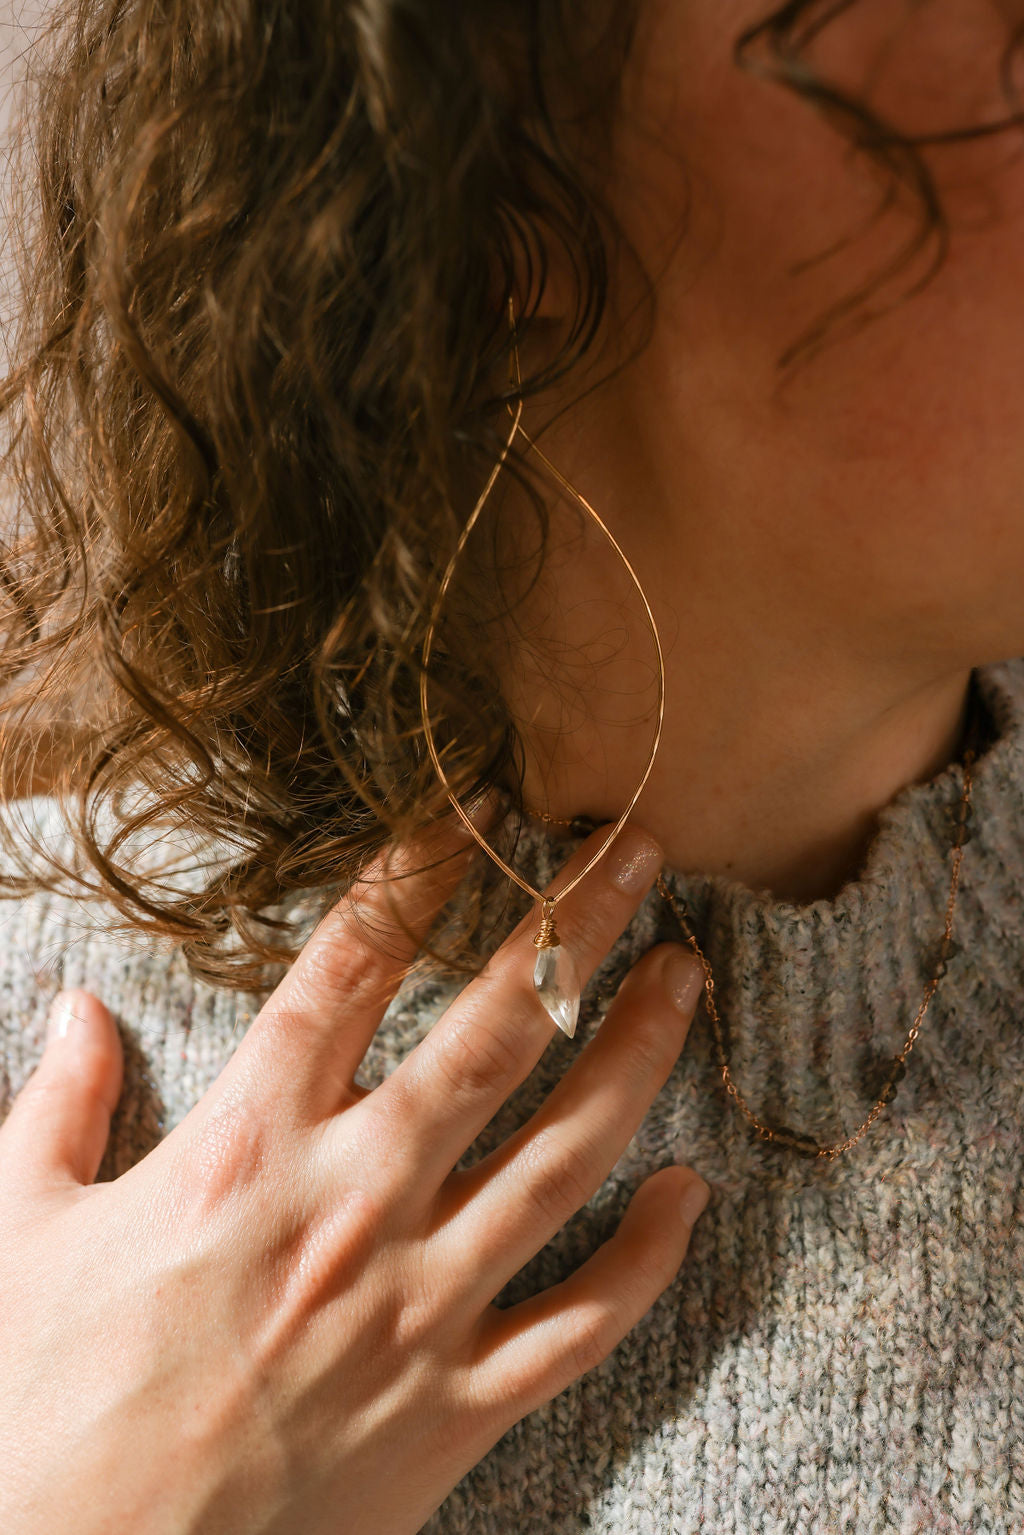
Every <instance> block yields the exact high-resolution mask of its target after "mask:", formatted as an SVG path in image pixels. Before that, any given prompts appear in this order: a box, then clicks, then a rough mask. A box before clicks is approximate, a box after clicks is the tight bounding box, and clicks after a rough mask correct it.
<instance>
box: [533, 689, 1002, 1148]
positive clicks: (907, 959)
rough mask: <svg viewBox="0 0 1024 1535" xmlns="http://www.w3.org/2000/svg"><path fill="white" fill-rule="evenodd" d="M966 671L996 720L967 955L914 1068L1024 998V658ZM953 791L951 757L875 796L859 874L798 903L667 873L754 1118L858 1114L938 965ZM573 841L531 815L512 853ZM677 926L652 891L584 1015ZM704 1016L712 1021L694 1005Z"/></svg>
mask: <svg viewBox="0 0 1024 1535" xmlns="http://www.w3.org/2000/svg"><path fill="white" fill-rule="evenodd" d="M975 681H976V686H977V688H978V693H979V697H980V700H981V702H982V704H983V706H984V711H985V713H986V714H987V716H988V720H987V732H988V733H987V739H986V740H985V741H984V743H983V748H982V754H981V755H980V756H979V758H978V760H977V761H976V763H975V765H974V769H973V780H974V781H973V790H972V802H973V807H974V819H973V835H972V838H971V840H970V842H968V843H967V845H966V846H965V848H964V853H963V861H962V866H961V877H960V888H959V894H958V898H957V904H956V912H955V917H954V923H953V932H952V937H953V939H954V941H955V943H957V944H958V945H959V946H960V949H961V952H960V953H959V954H958V955H957V956H956V957H955V958H953V959H951V960H950V962H949V965H948V970H947V973H946V974H945V976H944V977H943V978H942V979H941V981H940V983H939V987H938V990H937V991H936V993H935V995H934V997H933V998H932V1001H931V1004H930V1006H929V1009H928V1011H927V1014H926V1016H925V1018H924V1020H923V1023H922V1025H921V1031H920V1034H919V1037H918V1040H917V1042H916V1043H915V1047H914V1051H913V1052H912V1054H911V1057H910V1058H909V1062H908V1073H912V1072H914V1071H915V1070H917V1071H919V1072H920V1071H924V1072H929V1071H932V1070H934V1069H935V1063H936V1061H937V1059H938V1057H939V1056H940V1055H941V1051H942V1045H943V1041H945V1042H946V1043H947V1044H953V1043H954V1041H953V1037H952V1036H953V1035H954V1034H956V1035H957V1036H958V1037H957V1040H956V1044H957V1046H958V1048H956V1049H955V1050H953V1051H952V1055H953V1056H954V1057H956V1058H959V1057H960V1055H961V1051H962V1047H963V1046H964V1045H965V1040H964V1038H963V1037H962V1036H963V1033H964V1031H967V1032H968V1033H969V1031H970V1029H971V1019H972V1017H977V1016H978V1015H979V1010H980V1009H984V1010H985V1013H986V1015H990V1014H991V1013H992V1011H993V1010H998V1009H1003V1010H1005V1009H1007V1008H1012V1007H1014V1006H1015V1005H1016V1006H1019V1005H1020V1004H1021V1002H1022V999H1024V922H1021V920H1020V918H1021V894H1022V891H1024V815H1022V808H1024V659H1020V660H1014V661H1006V662H1001V663H999V664H996V665H991V666H988V667H982V668H978V669H977V670H976V672H975ZM962 792H963V771H962V767H961V765H960V763H959V761H957V762H954V763H951V764H950V765H949V766H948V767H946V768H945V769H943V770H942V771H941V772H940V773H939V774H937V775H936V776H935V777H934V778H932V779H930V780H929V781H927V782H925V783H917V784H912V785H909V786H908V787H906V788H905V789H903V790H902V791H901V792H900V793H899V794H898V795H897V796H896V797H895V798H894V799H893V800H892V801H891V802H890V803H889V804H888V805H887V806H886V807H885V808H884V809H883V810H882V811H881V813H880V815H879V820H878V827H877V830H876V833H875V836H874V838H873V839H872V842H871V844H870V847H869V849H868V852H867V854H866V857H865V860H864V862H863V865H862V867H861V870H860V872H859V874H858V875H857V876H856V877H855V878H854V879H853V880H851V881H849V882H848V883H847V884H845V885H844V886H843V888H842V889H841V890H840V891H839V892H838V894H837V895H836V896H835V898H834V899H831V900H818V901H813V902H810V903H808V904H805V905H797V904H794V903H792V902H789V901H783V900H777V899H775V897H774V896H773V895H772V894H771V893H770V892H768V891H755V890H752V889H750V888H749V887H748V886H746V885H744V884H741V883H739V882H737V881H734V880H731V879H729V878H726V877H724V876H721V875H712V876H708V875H702V874H700V873H691V872H686V871H681V870H675V869H667V870H666V871H665V872H666V878H667V879H668V881H669V883H670V885H671V887H672V889H673V890H674V891H675V892H676V894H677V895H678V896H679V897H680V898H681V900H682V901H683V902H684V903H685V906H686V909H687V911H688V913H689V917H690V923H691V927H692V930H693V932H694V935H695V936H696V938H697V941H698V943H699V944H700V946H701V948H702V949H703V951H704V953H705V954H706V956H707V958H708V960H709V962H710V964H711V967H712V970H713V974H714V980H715V1002H716V1004H717V1008H718V1012H719V1014H720V1016H721V1019H722V1022H723V1025H724V1032H725V1038H726V1046H727V1051H728V1057H729V1062H730V1068H731V1071H732V1075H733V1078H734V1080H735V1081H736V1082H737V1085H738V1086H739V1089H740V1091H741V1092H742V1094H743V1096H744V1097H745V1098H746V1099H747V1101H748V1102H749V1103H750V1106H751V1108H752V1109H753V1111H754V1112H755V1113H756V1114H757V1115H758V1117H760V1118H762V1119H766V1120H768V1121H769V1122H771V1123H773V1124H777V1123H782V1124H788V1125H792V1126H793V1127H794V1128H795V1129H798V1130H800V1131H802V1132H804V1133H807V1134H810V1135H814V1136H816V1138H817V1139H819V1140H822V1141H825V1140H835V1139H839V1138H840V1136H841V1135H845V1134H849V1133H851V1132H852V1130H853V1129H854V1128H856V1126H857V1125H858V1124H859V1123H860V1122H861V1121H862V1120H863V1119H864V1118H865V1117H866V1114H867V1111H868V1109H869V1108H870V1106H871V1103H872V1102H873V1101H874V1100H873V1098H872V1097H871V1096H869V1091H868V1088H867V1087H866V1086H865V1081H866V1078H869V1074H870V1071H871V1068H872V1064H873V1063H877V1062H878V1061H880V1060H884V1059H886V1058H889V1057H892V1056H893V1055H894V1054H895V1053H896V1052H897V1051H898V1050H900V1049H902V1047H903V1044H904V1042H905V1040H906V1037H907V1034H908V1033H909V1031H910V1029H911V1026H912V1024H913V1022H914V1019H915V1016H916V1014H917V1011H918V1009H919V1007H920V1005H921V1002H922V1000H923V998H924V995H925V991H926V988H927V985H928V982H929V980H930V978H931V976H932V975H933V974H934V971H935V965H936V962H937V959H938V950H939V947H940V944H941V941H942V936H943V933H944V931H945V921H946V907H947V903H948V900H949V887H950V877H951V874H952V851H951V848H952V829H951V824H950V815H951V814H955V810H956V806H957V805H958V802H959V800H960V797H961V794H962ZM577 841H578V839H570V840H568V841H566V840H565V839H557V840H556V839H554V838H553V837H552V836H551V834H550V833H548V832H547V831H546V830H545V829H544V828H543V827H539V826H537V825H536V824H535V823H533V824H530V825H529V826H527V827H525V828H524V830H523V833H522V835H521V839H520V842H519V846H518V848H517V852H516V862H517V864H518V865H519V866H520V867H521V868H523V869H524V870H527V871H530V873H531V876H532V877H534V878H535V880H537V881H540V882H543V881H545V880H546V879H547V878H550V877H552V876H553V875H554V873H555V872H556V871H557V869H558V867H559V866H560V865H561V863H562V862H563V861H564V858H565V857H566V856H567V852H568V851H569V850H570V849H571V848H572V847H573V846H575V845H576V843H577ZM680 936H681V935H680V932H679V928H678V924H677V923H676V921H675V918H674V917H673V915H672V913H671V911H669V910H668V908H667V906H666V904H665V902H664V900H663V898H662V897H661V896H660V895H659V894H658V893H657V891H656V890H655V891H652V892H651V894H650V895H649V896H648V897H647V899H646V901H645V903H644V905H643V907H642V908H641V910H640V911H639V912H638V914H637V916H636V918H635V919H634V921H633V922H632V923H631V925H630V927H629V928H628V929H627V931H626V932H625V933H624V934H623V936H622V938H621V939H620V940H619V942H618V943H617V944H616V946H615V948H614V949H613V950H612V952H611V953H610V954H609V956H608V958H607V960H606V961H605V963H604V965H603V966H602V968H601V970H600V972H599V973H598V975H597V976H595V977H594V980H593V982H592V984H591V986H590V987H589V988H588V991H587V993H586V994H585V1006H584V1014H583V1019H582V1021H581V1030H582V1031H583V1032H586V1029H587V1027H588V1024H589V1025H593V1022H594V1015H595V1013H596V1012H597V1011H599V1009H600V1004H601V1001H602V999H603V998H605V997H607V996H608V995H609V994H610V993H611V991H612V990H613V989H614V987H615V986H616V985H617V983H618V981H619V980H620V979H621V977H622V975H623V974H624V973H625V971H626V970H627V969H628V967H629V966H630V965H631V964H632V963H633V962H634V960H635V959H637V958H638V957H639V955H640V954H642V953H643V952H644V951H645V950H646V949H647V948H649V947H650V946H651V945H652V944H653V943H655V942H659V941H662V940H664V939H678V938H679V937H680ZM699 1015H700V1016H701V1018H702V1021H703V1023H704V1025H705V1026H706V1028H707V1029H708V1031H709V1034H710V1021H709V1019H708V1017H707V1013H706V1007H705V1004H704V1003H703V1002H702V1003H701V1006H700V1009H699ZM1022 1021H1024V1019H1022ZM966 1043H967V1044H968V1045H969V1041H967V1042H966ZM901 1090H902V1089H901Z"/></svg>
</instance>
